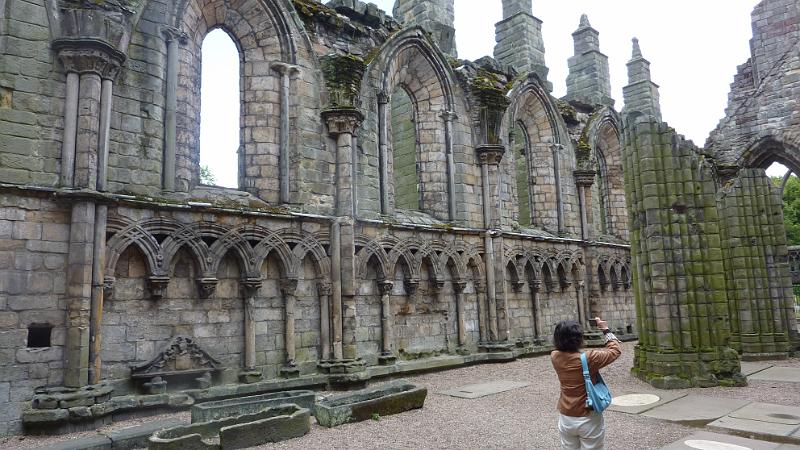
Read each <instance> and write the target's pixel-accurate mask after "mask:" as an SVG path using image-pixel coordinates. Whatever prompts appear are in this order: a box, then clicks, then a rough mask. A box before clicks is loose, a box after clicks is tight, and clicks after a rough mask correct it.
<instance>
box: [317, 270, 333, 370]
mask: <svg viewBox="0 0 800 450" xmlns="http://www.w3.org/2000/svg"><path fill="white" fill-rule="evenodd" d="M317 289H318V293H319V334H320V338H319V339H320V341H321V347H322V358H321V359H322V360H323V361H327V360H329V359H331V305H330V298H331V283H330V282H329V281H320V282H319V284H317Z"/></svg>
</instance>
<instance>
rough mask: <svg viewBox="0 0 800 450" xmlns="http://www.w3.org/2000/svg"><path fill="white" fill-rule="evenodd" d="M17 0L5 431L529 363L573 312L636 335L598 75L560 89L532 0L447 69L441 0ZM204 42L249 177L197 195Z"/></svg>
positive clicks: (8, 107)
mask: <svg viewBox="0 0 800 450" xmlns="http://www.w3.org/2000/svg"><path fill="white" fill-rule="evenodd" d="M506 3H507V4H506ZM4 8H5V9H3V10H2V11H0V50H2V51H0V355H2V358H0V433H3V434H8V433H18V432H21V431H22V430H23V418H24V420H25V423H26V424H27V425H26V426H29V427H35V426H40V427H41V426H45V427H49V428H50V429H52V430H58V429H64V428H63V427H62V428H58V426H59V425H64V424H69V423H74V424H78V425H79V426H81V425H80V424H85V423H88V424H90V425H91V424H94V423H99V422H101V421H103V420H107V418H108V417H110V414H112V413H114V412H118V411H131V410H133V411H136V410H140V409H146V408H154V407H155V408H165V407H183V406H185V405H186V404H187V402H188V400H187V399H188V398H189V397H187V396H186V395H184V394H180V393H178V391H181V390H182V389H186V388H191V389H193V391H189V392H193V393H192V394H191V395H193V396H199V397H202V398H215V396H217V397H223V396H231V395H236V394H237V393H254V392H261V391H265V390H269V389H275V388H276V387H281V386H289V385H291V386H294V387H297V386H319V385H324V384H326V383H329V384H331V385H334V386H335V385H338V384H342V383H353V382H356V383H358V382H363V381H364V380H366V379H368V378H370V377H372V376H380V375H385V374H389V373H394V372H402V371H404V370H408V367H416V366H413V365H410V364H409V363H408V362H409V361H410V360H415V362H416V363H419V362H420V361H421V362H422V363H425V361H426V359H427V358H429V357H431V356H435V355H447V356H448V358H449V359H446V361H447V364H448V365H455V364H460V363H465V362H472V361H482V360H495V359H509V358H514V357H516V356H518V355H520V354H523V353H529V352H535V351H545V350H547V349H548V348H549V347H548V345H549V344H548V342H549V339H550V335H551V333H552V328H553V326H554V325H555V324H556V323H557V322H558V321H560V320H563V319H568V318H575V319H579V320H581V321H583V322H585V321H586V319H587V318H588V317H591V316H594V315H601V316H604V317H608V318H610V320H611V321H612V324H613V326H614V327H618V328H619V330H618V331H620V332H621V333H623V334H626V335H629V336H635V335H636V333H638V325H637V323H636V319H635V312H634V310H633V297H632V289H631V278H632V273H633V271H632V269H631V261H630V252H629V248H628V245H627V243H626V240H627V237H628V224H627V221H626V220H624V217H625V216H626V213H625V205H624V202H622V200H621V199H622V198H623V193H622V185H623V179H622V144H621V141H622V140H621V137H620V136H621V135H622V133H623V132H624V127H623V124H622V122H621V121H620V119H619V116H618V114H617V113H616V112H615V111H614V110H613V108H612V104H613V103H612V102H610V101H608V100H609V99H607V92H606V91H607V90H606V89H605V87H604V86H605V82H604V81H603V80H607V79H608V75H607V71H608V68H607V63H604V60H603V59H602V58H601V57H594V56H593V57H592V58H589V59H586V60H585V61H584V62H582V63H581V64H579V65H578V66H576V69H575V70H576V72H575V73H573V74H572V75H571V78H570V79H571V80H574V81H575V83H574V86H576V88H577V89H580V92H581V95H580V96H579V97H580V99H581V100H580V101H579V102H577V101H576V102H573V103H568V102H567V101H562V100H558V99H555V98H553V97H552V95H551V94H550V90H551V88H550V83H549V82H548V81H547V79H546V76H547V70H546V67H544V62H543V52H544V48H543V42H542V40H541V34H540V24H541V22H540V21H538V19H536V18H535V17H534V16H533V15H532V13H533V11H532V9H531V5H530V2H520V1H512V2H504V21H503V22H501V23H500V24H498V36H499V42H498V52H499V54H498V60H500V64H498V63H497V62H495V61H494V60H493V59H492V58H484V59H482V60H479V61H477V62H469V61H463V60H457V59H455V58H454V56H455V54H456V49H455V45H454V40H453V24H452V17H453V15H452V11H453V9H452V8H453V3H452V1H446V0H440V1H436V2H421V1H416V2H414V1H408V2H398V5H397V7H396V8H395V9H396V17H398V19H400V22H398V21H395V20H394V19H392V18H390V17H388V16H386V15H385V14H384V13H383V12H381V11H379V10H378V9H376V8H375V7H374V6H373V5H365V4H363V3H361V2H358V1H354V0H334V1H333V2H331V3H329V4H328V5H323V4H321V3H318V2H316V1H312V0H292V1H289V0H263V1H235V2H223V1H217V0H181V1H161V0H149V1H141V2H128V1H119V2H110V1H109V2H89V1H86V2H84V1H63V2H62V1H59V2H44V1H39V0H31V1H28V0H9V1H8V2H6V3H5V4H4ZM586 24H588V20H586V21H585V23H584V21H583V20H582V21H581V28H580V29H579V32H578V33H577V34H576V39H578V38H579V37H580V36H582V35H583V33H584V32H585V29H586ZM214 28H221V29H223V30H224V31H225V32H226V33H228V34H229V35H230V36H231V38H232V39H233V40H234V42H236V44H237V46H238V48H239V52H240V54H239V56H240V61H241V63H240V74H241V83H240V85H241V97H240V100H241V105H242V107H241V117H240V119H239V120H240V129H241V142H240V148H239V149H238V154H237V156H236V157H237V158H238V160H239V167H240V169H239V189H238V190H231V189H222V188H217V187H214V186H203V185H200V184H199V179H200V177H199V173H200V168H199V152H198V149H199V144H198V143H199V126H200V108H201V105H200V74H201V70H202V65H201V61H200V59H201V52H200V49H201V46H202V42H203V39H204V37H205V35H206V34H207V32H208V31H210V30H212V29H214ZM515 30H516V31H515ZM582 30H583V31H582ZM592 32H593V33H594V34H592V36H594V37H595V38H596V36H597V34H596V32H595V31H593V30H592ZM518 42H521V43H523V44H524V46H523V47H521V48H523V49H524V51H518V52H515V53H514V54H513V55H512V54H511V53H508V51H507V50H503V49H504V48H506V49H508V48H511V47H512V46H514V45H516V43H518ZM581 42H583V41H581ZM592 42H593V43H594V44H597V41H596V39H595V40H593V41H592ZM594 44H593V45H594ZM583 50H585V49H584V48H583V44H581V45H578V44H576V57H582V56H581V55H582V54H583V53H581V52H583ZM589 52H590V53H591V54H592V55H601V54H599V46H597V45H595V46H594V47H592V49H590V51H589ZM578 53H581V54H580V55H579V54H578ZM584 53H585V52H584ZM512 56H514V57H513V58H512ZM592 65H596V67H595V68H594V69H593V68H592V67H591V66H592ZM598 74H599V75H598ZM590 75H591V76H590ZM596 76H599V78H596ZM582 77H589V78H586V79H585V80H582ZM597 80H600V81H599V83H598V81H597ZM595 86H596V88H597V89H599V90H600V92H598V93H596V94H597V95H594V93H592V90H594V89H595ZM399 92H402V94H398V93H399ZM401 112H402V113H401ZM396 116H397V117H396ZM401 116H402V117H401ZM512 150H513V151H512ZM231 157H232V156H231ZM520 196H525V197H526V198H527V199H528V200H527V205H528V206H527V208H522V209H521V208H520V207H519V204H520ZM97 383H102V384H103V386H102V387H98V385H97ZM92 386H94V387H92ZM90 388H91V389H90ZM165 391H166V392H165ZM199 397H198V398H199Z"/></svg>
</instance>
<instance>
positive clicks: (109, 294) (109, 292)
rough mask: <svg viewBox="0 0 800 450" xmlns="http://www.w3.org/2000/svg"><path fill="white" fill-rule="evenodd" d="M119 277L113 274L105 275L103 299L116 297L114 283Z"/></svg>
mask: <svg viewBox="0 0 800 450" xmlns="http://www.w3.org/2000/svg"><path fill="white" fill-rule="evenodd" d="M116 282H117V279H116V278H114V277H112V276H108V275H107V276H105V277H103V299H105V300H110V299H112V298H113V297H114V284H115V283H116Z"/></svg>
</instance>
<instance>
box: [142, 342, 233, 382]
mask: <svg viewBox="0 0 800 450" xmlns="http://www.w3.org/2000/svg"><path fill="white" fill-rule="evenodd" d="M220 367H221V363H220V362H219V361H218V360H217V359H216V358H214V357H213V356H211V355H210V354H208V352H206V351H205V350H203V349H202V348H200V346H199V345H197V343H196V342H195V340H194V339H193V338H190V337H187V336H176V337H174V338H172V340H171V341H170V342H169V343H168V344H167V346H166V347H165V348H164V349H163V350H162V351H161V352H160V353H159V354H158V355H156V356H155V357H154V358H153V359H151V360H150V361H148V362H146V363H144V364H142V365H140V366H136V367H132V368H131V378H152V377H156V376H164V375H180V374H182V373H207V372H215V371H217V370H219V369H220Z"/></svg>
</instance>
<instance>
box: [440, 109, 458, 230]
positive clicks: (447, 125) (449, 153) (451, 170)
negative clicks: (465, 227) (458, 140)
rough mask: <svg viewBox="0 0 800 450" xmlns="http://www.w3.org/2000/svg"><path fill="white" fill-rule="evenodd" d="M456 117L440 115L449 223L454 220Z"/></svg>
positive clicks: (449, 112)
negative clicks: (454, 129) (443, 138)
mask: <svg viewBox="0 0 800 450" xmlns="http://www.w3.org/2000/svg"><path fill="white" fill-rule="evenodd" d="M457 118H458V116H456V114H455V113H454V112H452V111H445V112H443V113H442V119H444V136H445V155H446V157H447V193H448V195H447V211H448V218H449V219H450V221H454V220H456V163H455V160H454V159H453V121H454V120H455V119H457Z"/></svg>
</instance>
